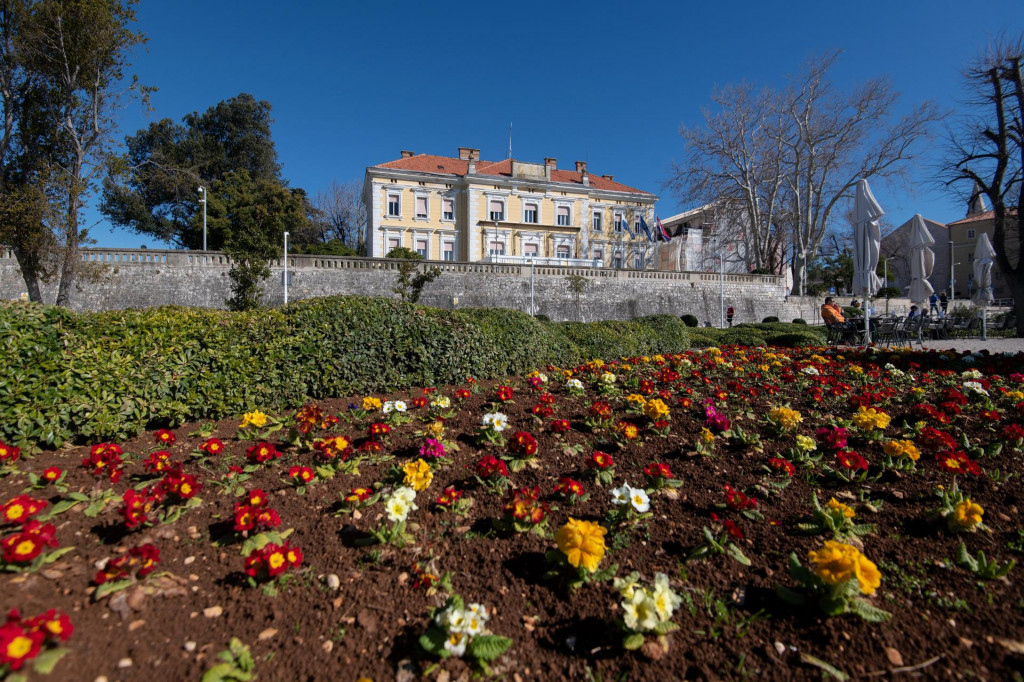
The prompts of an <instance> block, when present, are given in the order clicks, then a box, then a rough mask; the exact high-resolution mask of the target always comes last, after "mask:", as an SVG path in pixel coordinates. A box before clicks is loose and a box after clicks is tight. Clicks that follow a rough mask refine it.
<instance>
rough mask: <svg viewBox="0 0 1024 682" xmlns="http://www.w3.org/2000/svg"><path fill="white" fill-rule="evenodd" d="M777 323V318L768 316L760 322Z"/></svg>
mask: <svg viewBox="0 0 1024 682" xmlns="http://www.w3.org/2000/svg"><path fill="white" fill-rule="evenodd" d="M778 321H779V318H777V317H775V316H774V315H769V316H768V317H766V318H764V319H763V320H761V322H764V323H768V322H778Z"/></svg>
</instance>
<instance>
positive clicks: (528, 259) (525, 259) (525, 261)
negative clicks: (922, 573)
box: [480, 256, 604, 268]
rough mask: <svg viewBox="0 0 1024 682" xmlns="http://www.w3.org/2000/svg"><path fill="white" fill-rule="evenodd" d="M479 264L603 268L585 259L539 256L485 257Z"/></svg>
mask: <svg viewBox="0 0 1024 682" xmlns="http://www.w3.org/2000/svg"><path fill="white" fill-rule="evenodd" d="M480 262H481V263H500V264H502V265H529V264H530V263H533V264H534V265H555V266H561V267H566V268H603V267H604V261H602V260H598V259H595V260H588V259H586V258H541V257H539V256H487V257H486V258H481V259H480Z"/></svg>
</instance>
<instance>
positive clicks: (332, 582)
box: [327, 573, 341, 590]
mask: <svg viewBox="0 0 1024 682" xmlns="http://www.w3.org/2000/svg"><path fill="white" fill-rule="evenodd" d="M327 587H329V588H331V589H332V590H336V589H338V588H339V587H341V578H339V577H338V576H336V575H335V574H334V573H331V574H330V575H329V576H327Z"/></svg>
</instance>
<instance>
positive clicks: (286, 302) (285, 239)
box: [284, 232, 288, 305]
mask: <svg viewBox="0 0 1024 682" xmlns="http://www.w3.org/2000/svg"><path fill="white" fill-rule="evenodd" d="M284 304H285V305H288V233H287V232H285V233H284Z"/></svg>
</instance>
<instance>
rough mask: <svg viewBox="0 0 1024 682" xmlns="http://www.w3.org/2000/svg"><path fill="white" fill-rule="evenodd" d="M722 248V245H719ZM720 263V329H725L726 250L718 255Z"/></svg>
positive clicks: (722, 250)
mask: <svg viewBox="0 0 1024 682" xmlns="http://www.w3.org/2000/svg"><path fill="white" fill-rule="evenodd" d="M719 246H721V244H720V245H719ZM718 262H719V273H718V307H719V311H718V312H719V327H720V328H721V329H725V249H721V250H720V251H719V253H718Z"/></svg>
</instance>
